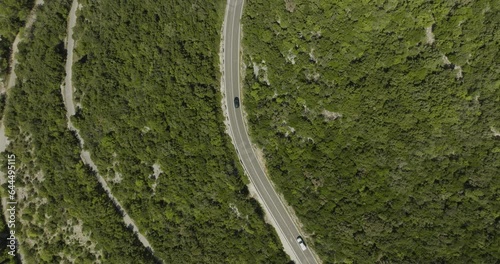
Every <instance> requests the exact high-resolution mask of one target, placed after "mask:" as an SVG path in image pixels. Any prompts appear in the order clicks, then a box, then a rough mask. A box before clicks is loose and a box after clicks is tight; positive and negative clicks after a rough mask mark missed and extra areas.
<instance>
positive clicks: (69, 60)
mask: <svg viewBox="0 0 500 264" xmlns="http://www.w3.org/2000/svg"><path fill="white" fill-rule="evenodd" d="M77 9H78V1H77V0H73V3H72V5H71V10H70V13H69V16H68V28H67V39H66V40H67V43H66V50H67V51H68V53H67V57H66V65H65V70H66V77H65V79H64V84H63V85H62V86H61V94H62V97H63V101H64V106H65V107H66V117H67V119H68V128H69V129H70V130H72V131H74V132H75V133H76V135H77V137H78V140H79V141H80V148H81V153H80V157H81V158H82V160H83V163H85V164H86V165H88V166H89V167H91V168H92V170H94V172H95V173H96V176H97V180H98V181H99V183H100V184H101V186H102V188H103V189H104V190H105V191H106V193H107V195H108V197H109V198H110V199H111V200H112V201H113V204H114V205H115V206H116V207H117V208H118V209H119V210H120V211H121V212H122V214H123V222H125V224H126V225H127V226H131V227H132V230H133V231H134V233H135V234H137V237H138V238H139V240H140V241H141V243H142V244H143V245H144V247H146V248H149V249H151V251H152V252H154V250H153V248H152V247H151V244H150V243H149V241H148V240H147V238H146V237H145V236H144V235H143V234H141V233H140V232H139V228H138V227H137V225H136V224H135V222H134V220H133V219H132V218H131V217H130V216H129V215H128V213H127V212H126V211H125V209H124V208H123V206H122V205H121V204H120V202H119V201H118V199H116V197H115V196H113V193H112V192H111V189H110V188H109V186H108V184H107V182H106V180H104V178H103V177H102V176H101V175H100V174H99V171H98V169H97V166H96V165H95V163H94V162H93V161H92V158H91V157H90V153H89V152H88V151H85V150H84V141H83V138H82V137H81V135H80V131H79V130H78V129H77V128H76V127H75V126H74V125H73V123H72V122H71V116H73V115H75V112H76V111H75V104H74V101H73V91H74V88H73V83H72V76H73V71H72V66H73V50H74V47H75V40H74V39H73V28H74V27H75V24H76V10H77Z"/></svg>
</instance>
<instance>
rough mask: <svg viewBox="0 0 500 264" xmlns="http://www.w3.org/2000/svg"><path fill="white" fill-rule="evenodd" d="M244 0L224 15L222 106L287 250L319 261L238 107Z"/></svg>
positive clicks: (301, 259)
mask: <svg viewBox="0 0 500 264" xmlns="http://www.w3.org/2000/svg"><path fill="white" fill-rule="evenodd" d="M242 12H243V0H228V1H227V6H226V13H225V16H224V25H223V34H222V38H223V40H222V44H221V45H222V46H221V50H222V54H221V63H222V65H221V71H222V72H223V73H222V76H223V77H222V78H223V80H222V81H221V92H222V94H223V99H222V100H223V101H222V108H223V112H224V114H225V115H226V121H225V124H226V128H227V131H228V133H229V135H230V137H231V139H232V142H233V144H234V146H235V148H236V152H237V153H238V157H239V159H240V162H241V164H242V165H243V168H244V169H245V172H246V174H247V175H248V176H249V179H250V182H251V186H250V188H249V189H250V190H252V189H255V192H256V195H255V196H256V197H255V198H257V200H258V201H259V202H260V203H261V205H262V207H263V209H264V212H265V213H266V216H267V217H268V220H269V221H270V223H271V224H272V225H273V226H274V228H275V229H276V231H277V233H278V236H279V238H280V240H281V242H282V244H283V247H284V250H285V252H286V253H287V254H288V255H289V256H290V258H291V259H292V260H293V261H294V262H295V263H297V264H299V263H304V264H306V263H307V264H315V263H320V262H321V261H320V260H319V258H318V257H317V255H316V254H315V253H314V251H313V250H312V248H311V247H308V248H307V249H306V250H302V249H301V248H300V246H299V244H298V243H297V241H296V239H297V237H298V236H300V235H304V232H303V231H301V229H300V224H299V223H297V222H296V221H294V219H297V218H296V217H292V215H293V212H289V211H288V210H287V206H286V201H283V200H282V199H280V196H279V195H278V193H277V192H276V190H275V189H274V186H273V184H272V182H271V181H270V180H269V178H268V177H267V175H266V172H265V169H264V166H263V164H261V163H260V162H259V159H258V157H257V155H256V151H255V150H254V148H253V146H252V143H251V141H250V137H249V135H248V128H247V126H246V124H245V117H244V112H243V109H242V108H243V106H244V104H242V105H241V107H240V108H236V107H235V106H234V98H235V97H239V98H240V99H242V98H241V94H242V93H241V85H240V39H241V37H240V34H241V25H240V22H241V21H240V20H241V15H242Z"/></svg>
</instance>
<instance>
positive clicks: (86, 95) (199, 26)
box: [73, 0, 288, 263]
mask: <svg viewBox="0 0 500 264" xmlns="http://www.w3.org/2000/svg"><path fill="white" fill-rule="evenodd" d="M82 5H83V8H82V9H81V12H80V13H79V18H78V21H77V29H76V31H75V38H76V40H77V43H76V56H77V57H76V59H75V65H74V78H73V80H74V81H75V88H76V91H77V103H78V104H79V105H81V108H79V109H78V110H77V114H76V116H75V117H74V120H73V122H74V123H75V125H76V126H77V127H78V128H79V129H80V132H81V135H82V137H83V139H84V140H85V148H86V149H89V150H90V151H91V153H92V158H93V160H94V162H95V163H96V165H97V166H98V168H99V171H100V173H101V174H102V175H103V176H104V177H105V178H106V180H107V181H108V183H109V185H110V187H111V189H112V191H113V194H114V195H115V196H116V197H117V198H118V200H119V201H120V202H121V203H122V204H123V205H124V207H125V208H126V210H127V212H128V213H129V215H130V216H131V217H132V218H133V219H134V220H135V222H136V223H137V224H138V226H139V228H140V229H141V232H142V233H143V234H144V235H145V236H146V237H147V238H148V240H149V241H150V242H151V244H152V247H153V248H154V249H155V255H157V256H159V257H160V258H161V259H163V260H164V261H165V263H286V262H287V261H288V260H287V257H286V255H285V254H284V252H283V251H282V246H281V244H280V242H279V240H278V238H277V236H276V234H275V233H274V230H273V229H272V228H271V226H269V225H267V224H266V223H265V222H264V221H263V217H262V211H261V209H260V208H259V206H258V205H257V203H256V202H255V200H253V199H250V198H249V197H248V191H247V189H246V186H245V184H244V181H245V178H244V175H243V173H242V169H241V168H240V167H239V165H238V163H237V159H236V155H235V152H234V151H233V147H232V145H231V143H230V141H229V139H228V137H227V135H226V134H225V132H224V124H223V122H222V120H223V117H222V113H221V112H222V111H221V108H220V101H221V98H220V95H219V93H218V91H219V88H218V85H219V83H220V81H219V72H218V71H219V66H218V60H219V57H218V52H219V43H220V30H221V24H222V20H223V14H224V7H225V1H222V0H218V1H175V2H174V1H163V2H162V1H141V2H137V1H135V2H134V1H132V2H130V1H115V2H110V1H82Z"/></svg>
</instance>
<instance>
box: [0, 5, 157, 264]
mask: <svg viewBox="0 0 500 264" xmlns="http://www.w3.org/2000/svg"><path fill="white" fill-rule="evenodd" d="M70 4H71V1H61V0H54V1H45V4H44V5H43V6H42V8H41V9H40V10H38V11H37V20H36V22H35V24H34V26H33V30H32V32H28V35H27V38H26V40H25V41H24V42H22V43H20V44H19V65H18V66H17V67H16V73H17V76H18V80H17V83H16V86H15V87H13V88H12V89H11V90H10V91H9V93H8V96H7V105H6V109H5V124H6V130H7V136H8V137H9V139H10V140H11V141H12V142H11V143H10V145H9V148H8V149H7V152H8V153H14V154H15V155H16V167H17V168H18V170H17V172H16V175H17V178H16V192H17V202H18V208H17V211H16V213H17V218H16V226H15V231H16V236H17V239H18V241H19V245H18V248H19V249H20V250H21V252H22V255H23V256H24V260H23V263H70V262H73V263H155V260H154V258H153V256H152V255H151V253H150V252H149V251H148V250H147V249H146V248H144V247H143V246H142V244H141V243H140V242H139V240H138V239H137V238H136V236H135V235H134V234H133V232H132V230H130V229H129V228H128V227H127V226H125V224H124V223H123V220H122V216H121V213H120V212H118V211H117V210H116V208H115V207H114V205H113V204H112V202H111V201H110V200H109V199H108V197H107V195H106V193H105V192H104V190H103V189H102V188H101V186H100V185H99V184H98V182H97V180H96V177H95V175H94V174H93V172H92V171H91V170H90V168H88V167H87V166H85V165H83V163H82V161H81V159H80V155H79V153H80V150H79V145H78V140H77V138H76V136H75V135H74V134H73V133H72V132H70V131H69V130H68V128H67V125H66V116H65V110H64V105H63V101H62V97H61V88H60V85H61V83H62V81H63V79H64V74H65V73H64V59H65V58H66V50H65V49H64V37H65V32H66V16H67V14H68V12H69V7H70ZM6 156H7V155H6V153H4V154H2V155H0V157H2V160H1V164H6V163H7V161H6V160H5V159H6ZM5 170H6V169H5V168H4V171H5ZM4 188H5V186H4Z"/></svg>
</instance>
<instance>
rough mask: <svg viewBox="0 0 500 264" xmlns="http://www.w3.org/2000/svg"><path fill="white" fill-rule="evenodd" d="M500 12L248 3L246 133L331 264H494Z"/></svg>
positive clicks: (299, 0) (497, 247)
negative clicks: (257, 145) (261, 149)
mask: <svg viewBox="0 0 500 264" xmlns="http://www.w3.org/2000/svg"><path fill="white" fill-rule="evenodd" d="M368 2H369V3H368ZM499 8H500V5H499V3H498V1H493V0H478V1H424V0H414V1H392V0H376V1H352V0H346V1H320V0H307V1H306V0H285V1H283V0H270V1H257V0H249V1H246V6H245V10H244V12H245V14H244V17H243V24H244V26H243V35H244V40H243V45H244V46H243V51H244V63H245V65H246V72H245V80H244V85H245V87H244V88H245V98H244V99H243V105H244V107H245V109H246V111H247V112H248V118H249V122H250V125H251V135H252V137H253V139H254V140H255V141H256V142H257V143H258V144H259V145H260V146H261V147H262V148H263V149H264V153H265V156H266V159H267V164H268V169H269V171H270V177H271V178H272V180H273V181H274V182H275V183H276V185H277V186H278V188H279V189H280V190H281V192H283V194H284V196H285V197H286V200H287V201H288V202H289V203H290V204H291V205H292V206H293V207H294V209H295V210H296V211H297V214H298V215H299V217H300V219H301V221H302V222H303V224H304V225H305V229H306V231H307V232H308V233H310V239H308V242H309V244H310V245H313V246H314V248H315V249H317V251H318V253H319V254H320V256H321V257H322V259H323V260H324V261H325V263H376V262H377V261H378V262H384V263H391V262H392V263H498V262H499V261H500V231H499V230H500V200H499V196H498V194H499V192H500V190H499V188H500V178H499V177H498V172H499V171H500V132H499V131H500V111H498V109H499V108H498V107H499V101H500V79H499V76H500V74H499V73H500V53H499V52H500V51H499V48H498V47H499V45H500V43H499V41H500V34H499V32H500V12H499Z"/></svg>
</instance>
